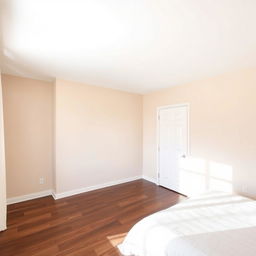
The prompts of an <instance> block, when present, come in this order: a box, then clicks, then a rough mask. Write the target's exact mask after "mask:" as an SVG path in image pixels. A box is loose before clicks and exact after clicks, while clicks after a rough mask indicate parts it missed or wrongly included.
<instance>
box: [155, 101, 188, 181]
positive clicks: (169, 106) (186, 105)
mask: <svg viewBox="0 0 256 256" xmlns="http://www.w3.org/2000/svg"><path fill="white" fill-rule="evenodd" d="M178 107H187V110H188V111H187V114H188V116H187V118H188V120H187V125H188V145H187V156H190V104H189V103H182V104H173V105H165V106H160V107H157V111H156V115H157V116H156V120H157V126H156V138H157V143H156V147H157V148H156V152H157V154H156V162H157V170H156V177H157V178H156V184H157V185H159V172H160V161H159V150H158V148H159V140H160V129H159V128H160V127H159V121H160V120H159V116H160V110H162V109H167V108H178Z"/></svg>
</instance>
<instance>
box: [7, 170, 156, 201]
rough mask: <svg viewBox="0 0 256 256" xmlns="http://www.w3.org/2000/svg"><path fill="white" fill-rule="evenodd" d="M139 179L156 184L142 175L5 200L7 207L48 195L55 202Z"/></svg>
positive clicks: (154, 180)
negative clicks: (59, 191)
mask: <svg viewBox="0 0 256 256" xmlns="http://www.w3.org/2000/svg"><path fill="white" fill-rule="evenodd" d="M139 179H144V180H147V181H150V182H152V183H155V184H156V183H157V181H156V179H154V178H151V177H148V176H145V175H143V176H140V175H139V176H134V177H130V178H126V179H122V180H116V181H111V182H107V183H103V184H99V185H95V186H90V187H85V188H79V189H74V190H70V191H66V192H63V193H55V192H54V191H52V190H45V191H41V192H37V193H32V194H28V195H23V196H17V197H11V198H8V199H7V205H9V204H15V203H20V202H24V201H27V200H32V199H36V198H40V197H44V196H50V195H52V196H53V198H54V199H55V200H57V199H60V198H64V197H68V196H73V195H77V194H81V193H84V192H89V191H92V190H96V189H101V188H106V187H110V186H114V185H118V184H122V183H126V182H130V181H134V180H139Z"/></svg>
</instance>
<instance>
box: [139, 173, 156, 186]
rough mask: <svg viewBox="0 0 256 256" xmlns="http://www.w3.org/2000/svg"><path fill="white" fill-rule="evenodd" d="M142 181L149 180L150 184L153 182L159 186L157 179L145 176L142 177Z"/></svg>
mask: <svg viewBox="0 0 256 256" xmlns="http://www.w3.org/2000/svg"><path fill="white" fill-rule="evenodd" d="M142 179H144V180H147V181H149V182H152V183H154V184H157V179H155V178H151V177H149V176H146V175H143V176H142Z"/></svg>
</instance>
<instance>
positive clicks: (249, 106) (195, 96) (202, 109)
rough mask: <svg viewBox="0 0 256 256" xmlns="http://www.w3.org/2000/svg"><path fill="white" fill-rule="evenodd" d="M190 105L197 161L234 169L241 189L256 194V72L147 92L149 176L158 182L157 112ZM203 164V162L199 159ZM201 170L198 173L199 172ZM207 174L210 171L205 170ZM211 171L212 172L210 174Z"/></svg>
mask: <svg viewBox="0 0 256 256" xmlns="http://www.w3.org/2000/svg"><path fill="white" fill-rule="evenodd" d="M179 103H189V104H190V150H191V158H194V159H197V160H198V161H199V160H200V159H201V162H204V164H205V166H206V167H205V168H206V169H207V167H208V168H209V166H211V165H213V164H212V163H216V164H215V166H219V170H221V169H222V168H221V166H224V167H223V172H224V171H225V170H226V169H225V168H226V167H227V166H230V167H232V170H233V177H232V183H233V185H234V188H235V190H239V191H242V192H243V193H244V194H248V195H252V196H256V186H255V181H256V157H255V156H256V111H255V110H256V69H251V70H244V71H240V72H236V73H229V74H226V75H222V76H219V77H216V78H212V79H208V80H204V81H197V82H193V83H190V84H186V85H183V86H177V87H172V88H170V89H165V90H162V91H158V92H155V93H151V94H147V95H145V96H144V99H143V117H144V121H143V174H144V175H146V176H149V177H151V178H156V172H157V170H156V168H157V167H156V166H157V162H156V154H157V152H156V143H157V141H156V108H157V107H158V106H164V105H170V104H179ZM199 162H200V161H199ZM194 171H198V170H194ZM205 171H206V172H207V170H205ZM208 171H209V170H208Z"/></svg>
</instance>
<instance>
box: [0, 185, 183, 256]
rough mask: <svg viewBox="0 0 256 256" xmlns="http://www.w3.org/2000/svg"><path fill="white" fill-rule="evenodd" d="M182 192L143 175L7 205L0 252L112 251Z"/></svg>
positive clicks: (89, 254) (107, 255) (33, 255)
mask: <svg viewBox="0 0 256 256" xmlns="http://www.w3.org/2000/svg"><path fill="white" fill-rule="evenodd" d="M183 198H184V197H183V196H181V195H179V194H177V193H175V192H172V191H170V190H167V189H165V188H162V187H158V186H156V185H154V184H153V183H150V182H148V181H145V180H138V181H133V182H128V183H125V184H121V185H117V186H112V187H109V188H104V189H100V190H96V191H92V192H88V193H83V194H80V195H76V196H72V197H67V198H64V199H59V200H56V201H55V200H54V199H53V198H52V197H51V196H48V197H44V198H40V199H35V200H30V201H27V202H22V203H18V204H13V205H10V206H8V229H7V230H6V231H4V232H1V233H0V255H1V256H55V255H56V256H57V255H58V256H64V255H65V256H66V255H69V256H70V255H72V256H99V255H101V256H116V255H120V254H119V253H118V250H117V249H116V247H115V246H116V245H117V244H118V243H120V242H121V241H122V239H123V238H124V236H125V234H126V233H127V232H128V231H129V230H130V228H131V227H132V226H133V225H134V224H135V223H136V222H137V221H139V220H140V219H142V218H143V217H145V216H147V215H149V214H151V213H153V212H156V211H159V210H161V209H164V208H167V207H170V206H172V205H174V204H176V203H177V202H179V201H180V200H182V199H183Z"/></svg>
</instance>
